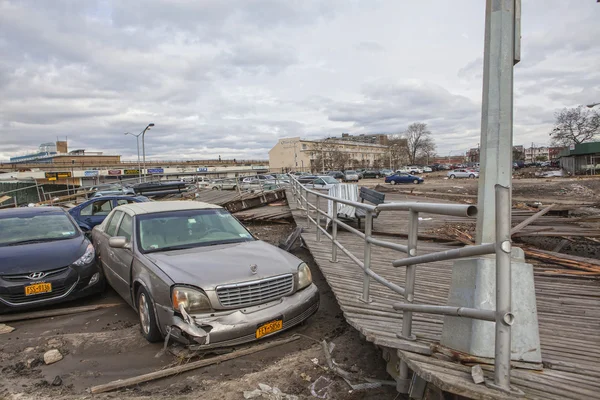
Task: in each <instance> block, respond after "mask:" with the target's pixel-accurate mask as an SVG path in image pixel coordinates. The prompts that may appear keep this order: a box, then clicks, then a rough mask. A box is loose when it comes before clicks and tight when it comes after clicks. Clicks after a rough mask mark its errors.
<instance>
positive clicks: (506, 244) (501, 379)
mask: <svg viewBox="0 0 600 400" xmlns="http://www.w3.org/2000/svg"><path fill="white" fill-rule="evenodd" d="M495 189H496V348H495V360H494V384H495V386H497V387H498V388H499V389H501V390H504V391H507V392H510V354H511V340H510V331H511V325H512V323H513V320H514V316H513V315H512V307H511V261H510V257H511V243H510V225H511V220H510V208H511V203H510V188H508V187H506V186H501V185H496V188H495Z"/></svg>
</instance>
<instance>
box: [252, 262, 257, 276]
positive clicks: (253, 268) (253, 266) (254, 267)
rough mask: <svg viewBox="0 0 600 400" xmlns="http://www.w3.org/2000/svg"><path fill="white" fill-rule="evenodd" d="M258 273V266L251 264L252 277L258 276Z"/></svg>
mask: <svg viewBox="0 0 600 400" xmlns="http://www.w3.org/2000/svg"><path fill="white" fill-rule="evenodd" d="M257 271H258V265H256V264H250V272H252V275H254V274H256V272H257Z"/></svg>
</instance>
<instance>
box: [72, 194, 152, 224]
mask: <svg viewBox="0 0 600 400" xmlns="http://www.w3.org/2000/svg"><path fill="white" fill-rule="evenodd" d="M146 201H150V200H149V199H148V198H147V197H144V196H102V197H94V198H92V199H91V200H88V201H86V202H84V203H81V204H79V205H78V206H77V207H73V208H71V209H70V210H69V214H70V215H71V217H73V219H74V220H75V221H76V222H77V225H79V228H81V230H82V231H84V232H91V230H92V229H93V228H94V227H95V226H96V225H100V224H101V223H102V221H104V218H106V216H107V215H108V214H109V213H110V212H111V211H112V209H113V208H115V207H117V206H120V205H123V204H131V203H143V202H146Z"/></svg>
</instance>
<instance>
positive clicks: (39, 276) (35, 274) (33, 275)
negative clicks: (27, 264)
mask: <svg viewBox="0 0 600 400" xmlns="http://www.w3.org/2000/svg"><path fill="white" fill-rule="evenodd" d="M45 276H46V273H45V272H32V273H31V274H29V275H27V277H28V278H29V279H42V278H43V277H45Z"/></svg>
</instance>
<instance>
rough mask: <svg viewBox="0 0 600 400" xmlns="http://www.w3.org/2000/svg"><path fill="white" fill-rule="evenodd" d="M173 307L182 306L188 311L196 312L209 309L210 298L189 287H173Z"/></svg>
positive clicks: (176, 308) (177, 308)
mask: <svg viewBox="0 0 600 400" xmlns="http://www.w3.org/2000/svg"><path fill="white" fill-rule="evenodd" d="M171 299H172V300H173V309H174V310H179V307H181V306H183V308H184V309H185V311H187V312H188V313H197V312H204V311H209V310H211V306H210V300H208V297H206V295H205V294H204V293H202V292H201V291H199V290H197V289H192V288H189V287H181V286H180V287H174V288H173V292H172V295H171Z"/></svg>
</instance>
